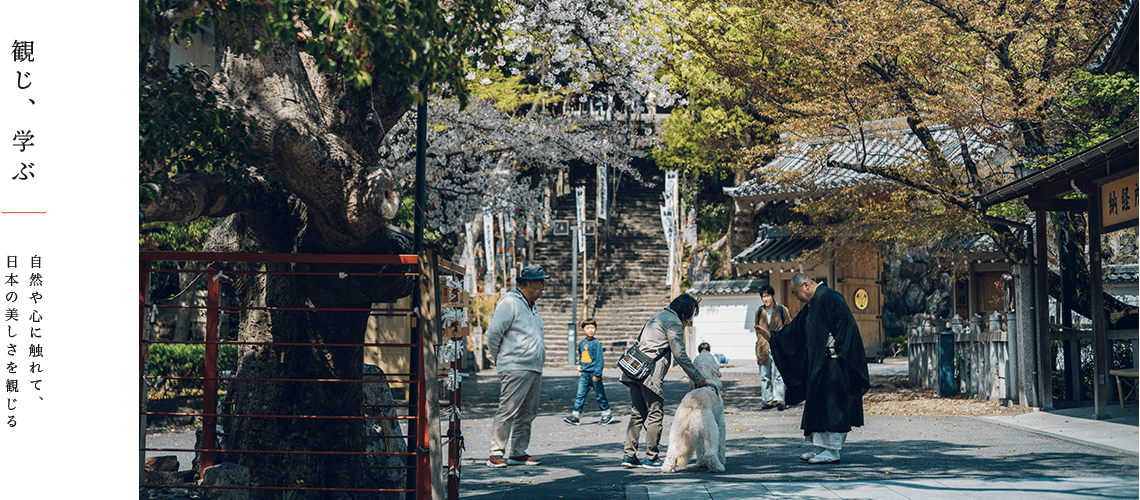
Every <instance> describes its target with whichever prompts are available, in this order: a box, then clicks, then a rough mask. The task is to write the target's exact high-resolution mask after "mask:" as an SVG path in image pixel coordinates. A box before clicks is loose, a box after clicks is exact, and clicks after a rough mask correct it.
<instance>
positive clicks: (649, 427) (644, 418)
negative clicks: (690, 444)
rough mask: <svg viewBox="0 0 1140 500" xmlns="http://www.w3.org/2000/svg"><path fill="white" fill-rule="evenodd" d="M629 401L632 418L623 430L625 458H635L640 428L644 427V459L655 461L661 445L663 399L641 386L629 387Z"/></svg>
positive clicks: (632, 385)
mask: <svg viewBox="0 0 1140 500" xmlns="http://www.w3.org/2000/svg"><path fill="white" fill-rule="evenodd" d="M629 399H630V400H631V401H632V403H633V405H632V410H633V411H632V416H630V418H629V426H628V427H626V428H625V456H627V457H634V458H636V457H637V448H638V441H639V440H640V439H641V427H642V426H644V427H645V458H646V459H648V460H657V456H658V454H659V452H660V449H659V445H660V443H661V422H662V418H663V417H664V411H665V398H662V397H661V396H658V395H657V394H655V393H654V392H653V391H651V390H649V389H647V388H645V386H643V385H641V384H637V383H634V384H630V385H629Z"/></svg>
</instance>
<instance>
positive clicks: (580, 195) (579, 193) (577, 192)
mask: <svg viewBox="0 0 1140 500" xmlns="http://www.w3.org/2000/svg"><path fill="white" fill-rule="evenodd" d="M574 198H575V202H576V203H577V209H578V250H579V251H581V252H585V251H586V232H585V231H584V228H583V227H582V225H583V223H584V222H586V186H578V187H576V188H574Z"/></svg>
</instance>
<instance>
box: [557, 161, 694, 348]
mask: <svg viewBox="0 0 1140 500" xmlns="http://www.w3.org/2000/svg"><path fill="white" fill-rule="evenodd" d="M574 170H575V169H571V172H572V174H573V173H574ZM577 170H579V171H580V172H581V173H583V175H582V176H581V177H580V178H575V177H574V176H573V175H572V176H571V179H570V181H571V185H574V184H585V185H586V217H587V219H592V218H593V215H594V210H595V209H596V206H597V201H596V199H597V198H596V196H597V195H596V187H597V186H596V177H595V176H596V173H595V172H594V171H592V170H591V169H585V168H583V169H577ZM586 173H588V174H589V175H588V176H587V175H584V174H586ZM642 175H643V178H646V179H648V180H650V181H651V182H652V183H653V184H654V185H653V186H642V185H641V184H640V183H638V182H637V181H635V180H631V179H629V177H627V176H623V177H622V179H621V183H620V185H619V186H618V189H617V203H616V205H615V206H614V208H613V209H612V211H611V214H610V217H611V218H610V227H609V242H610V247H611V248H610V252H609V255H608V256H607V255H606V252H605V250H602V252H601V253H602V255H601V258H600V259H599V260H598V265H597V269H598V274H599V275H598V276H597V277H594V276H593V274H594V268H595V267H594V258H595V257H594V239H593V237H587V247H588V248H589V256H590V259H589V269H590V275H591V276H590V281H591V284H590V288H589V299H588V303H587V305H586V307H585V314H584V315H583V304H582V267H581V266H582V265H583V256H582V254H579V255H578V265H579V268H578V288H577V290H575V291H574V293H576V294H577V297H578V316H577V319H578V321H581V320H583V319H584V318H588V317H593V318H594V320H595V321H597V322H598V334H597V338H598V340H600V341H601V342H602V345H603V346H604V348H605V352H606V364H607V365H608V366H612V365H613V364H614V363H615V362H616V361H617V357H618V356H619V355H620V354H621V353H622V352H624V351H625V349H626V347H628V345H629V344H630V343H631V341H632V340H633V339H636V338H637V335H638V334H639V333H640V332H641V327H642V326H643V325H644V324H645V321H646V320H648V319H649V318H650V316H652V315H653V314H656V313H657V312H658V311H660V310H661V309H662V308H664V307H665V306H666V305H668V304H669V301H670V300H671V299H672V298H671V297H670V296H669V287H667V286H666V285H665V278H666V273H667V272H668V267H669V261H668V246H667V244H666V243H665V237H664V235H663V234H662V230H661V212H660V209H659V207H660V205H661V203H662V194H661V192H662V189H663V185H664V175H663V174H662V173H661V172H660V171H657V170H656V169H654V168H652V166H646V167H643V169H642ZM553 208H554V209H555V210H556V212H555V217H556V218H557V219H573V218H574V213H575V209H574V195H573V190H571V194H569V195H565V196H561V197H558V199H557V203H556V204H555V206H554V207H553ZM598 223H599V224H598V230H597V232H598V234H599V235H600V236H602V237H603V239H604V235H605V232H606V228H605V221H604V220H599V221H598ZM571 248H572V247H571V240H570V237H569V236H553V235H552V234H551V233H549V232H548V233H547V234H546V236H545V238H544V240H543V241H541V242H538V243H536V245H535V263H537V264H540V265H542V266H544V267H545V268H546V270H547V274H549V275H550V276H551V279H550V280H547V284H546V291H545V292H544V294H543V298H542V299H540V300H539V301H538V304H539V309H540V311H541V314H542V318H543V321H544V322H545V323H546V365H547V366H550V367H556V366H558V367H564V366H567V364H568V359H567V347H568V346H567V340H568V338H567V337H568V336H567V331H568V326H569V323H571V321H572V320H571V307H572V306H571V304H572V296H571V295H570V293H571V292H570V285H571V279H572V278H571V273H572V267H573V266H572V258H571V255H570V250H571ZM582 338H584V337H583V336H582V335H581V334H579V335H578V340H581V339H582Z"/></svg>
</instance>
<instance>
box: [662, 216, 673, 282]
mask: <svg viewBox="0 0 1140 500" xmlns="http://www.w3.org/2000/svg"><path fill="white" fill-rule="evenodd" d="M661 229H662V230H663V231H662V232H664V233H665V243H666V246H667V247H668V248H669V274H667V275H666V278H665V284H666V285H669V286H672V285H673V266H675V265H676V263H674V262H673V256H674V252H673V250H674V248H673V245H674V234H673V233H674V232H675V230H674V228H673V216H672V215H670V214H669V213H668V211H667V209H666V206H665V205H661Z"/></svg>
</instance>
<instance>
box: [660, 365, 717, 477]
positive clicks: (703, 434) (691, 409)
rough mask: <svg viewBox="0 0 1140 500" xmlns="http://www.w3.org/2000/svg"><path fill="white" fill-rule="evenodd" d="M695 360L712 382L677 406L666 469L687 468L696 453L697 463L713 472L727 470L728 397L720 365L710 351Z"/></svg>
mask: <svg viewBox="0 0 1140 500" xmlns="http://www.w3.org/2000/svg"><path fill="white" fill-rule="evenodd" d="M693 364H694V365H696V367H697V370H698V371H700V372H701V375H703V376H704V377H705V381H706V382H708V385H707V386H705V387H701V388H699V389H693V390H691V391H689V393H688V394H686V395H685V397H684V399H682V400H681V405H680V406H678V407H677V414H676V415H674V416H673V427H672V429H670V431H669V452H668V453H667V454H666V455H665V464H664V466H663V467H662V468H661V471H662V472H675V471H676V470H677V469H679V468H684V467H685V465H686V464H688V463H689V460H690V459H691V458H694V457H695V458H696V462H697V465H703V466H705V467H707V468H708V469H709V471H711V472H724V464H725V461H724V453H725V445H724V433H725V427H724V400H723V399H722V398H721V395H720V390H721V387H722V386H721V381H720V365H719V364H717V362H716V359H715V358H713V357H712V355H711V354H709V353H707V352H702V353H701V354H700V355H699V356H697V357H696V359H694V360H693ZM690 385H692V382H690Z"/></svg>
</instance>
